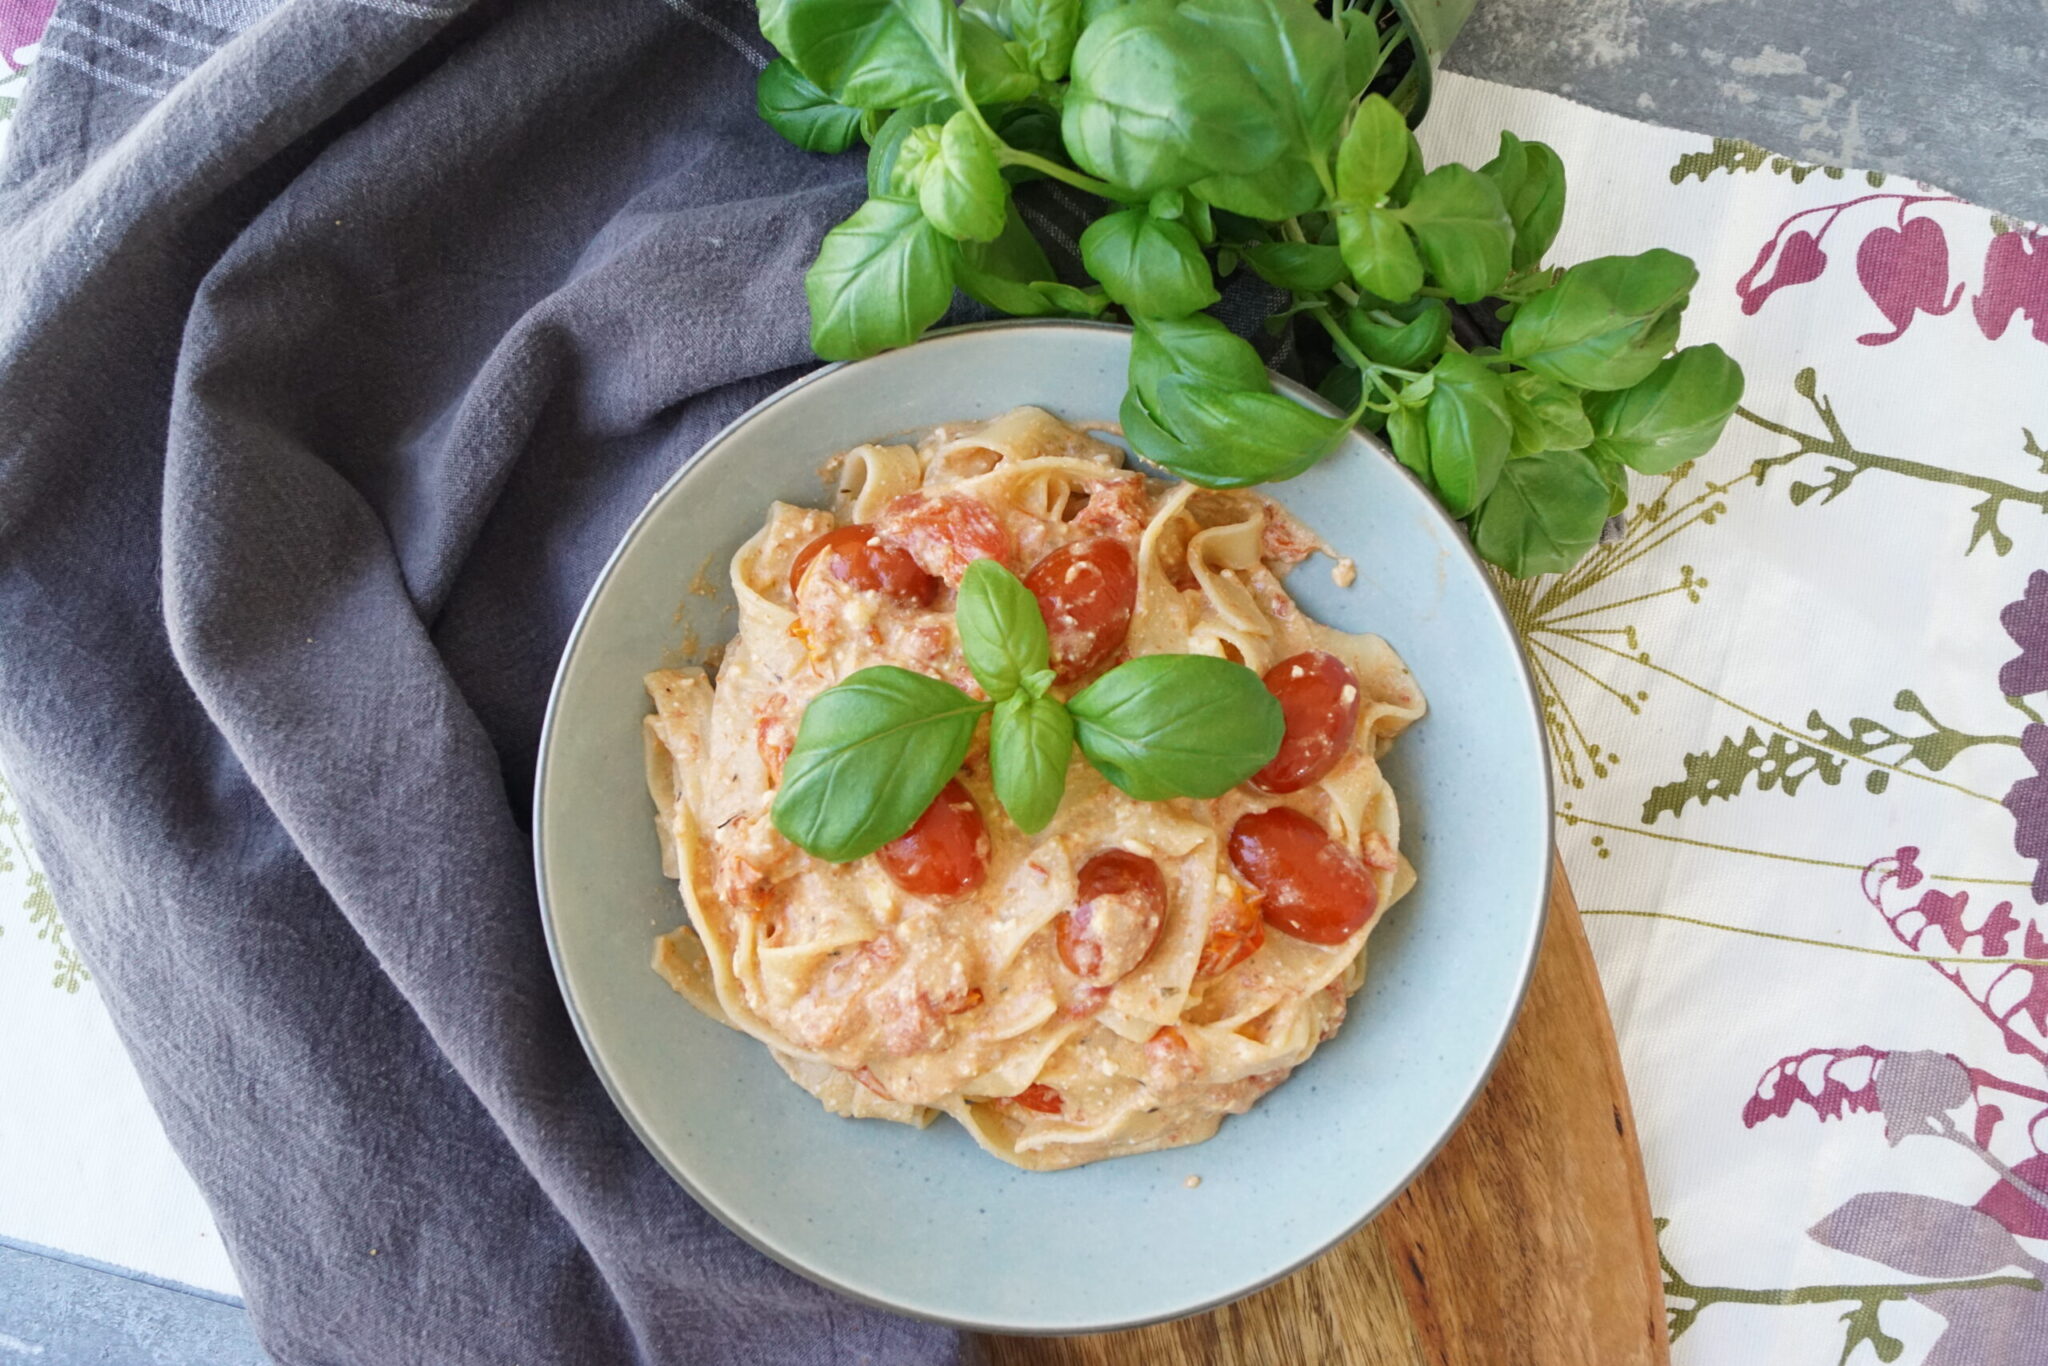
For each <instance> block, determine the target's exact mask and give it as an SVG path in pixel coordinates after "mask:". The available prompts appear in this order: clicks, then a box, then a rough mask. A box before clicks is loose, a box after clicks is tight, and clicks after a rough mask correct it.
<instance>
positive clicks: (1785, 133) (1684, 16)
mask: <svg viewBox="0 0 2048 1366" xmlns="http://www.w3.org/2000/svg"><path fill="white" fill-rule="evenodd" d="M1445 65H1446V66H1448V67H1449V68H1450V69H1451V70H1453V71H1458V72H1462V73H1464V74H1466V75H1469V76H1483V77H1485V78H1487V79H1488V80H1496V81H1504V82H1506V83H1508V84H1510V85H1519V86H1526V87H1530V88H1533V89H1538V90H1548V91H1552V92H1554V93H1556V94H1560V95H1566V96H1569V97H1570V98H1572V99H1574V100H1577V101H1579V102H1580V103H1582V104H1589V105H1592V106H1594V107H1595V108H1598V109H1605V110H1608V111H1610V112H1613V113H1617V114H1625V115H1628V116H1629V117H1631V118H1637V119H1642V120H1645V121H1647V122H1651V123H1661V124H1665V125H1667V126H1669V127H1673V128H1684V129H1688V130H1691V131H1694V132H1699V133H1709V134H1712V135H1714V136H1716V137H1734V138H1742V139H1745V140H1747V141H1750V142H1755V143H1759V144H1761V145H1762V146H1765V147H1768V148H1770V149H1771V150H1772V151H1774V152H1782V153H1784V154H1786V155H1788V156H1791V157H1794V158H1796V159H1798V160H1801V161H1819V162H1826V163H1828V164H1830V165H1836V166H1852V167H1858V168H1863V169H1867V170H1879V171H1892V172H1897V173H1899V174H1902V175H1906V176H1910V177H1912V178H1914V179H1918V180H1926V181H1931V182H1933V183H1934V184H1937V185H1940V186H1941V187H1942V188H1944V189H1946V190H1948V191H1950V192H1951V193H1954V194H1959V195H1962V196H1963V197H1964V198H1966V199H1970V200H1974V201H1975V202H1977V203H1980V204H1983V205H1985V206H1986V207H1988V208H1992V209H1997V210H2000V211H2002V212H2005V213H2008V214H2012V215H2015V216H2017V217H2020V218H2026V219H2031V220H2034V221H2036V222H2048V4H2044V3H2043V0H1920V2H1919V3H1909V0H1479V6H1478V8H1477V9H1476V10H1475V11H1474V12H1473V15H1472V18H1471V20H1470V21H1469V22H1468V23H1467V24H1466V26H1465V31H1464V32H1463V33H1462V34H1461V35H1460V36H1459V38H1458V41H1457V43H1456V45H1455V46H1453V47H1452V48H1451V50H1450V52H1449V54H1448V55H1447V57H1446V60H1445Z"/></svg>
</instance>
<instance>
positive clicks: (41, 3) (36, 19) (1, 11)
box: [0, 0, 57, 71]
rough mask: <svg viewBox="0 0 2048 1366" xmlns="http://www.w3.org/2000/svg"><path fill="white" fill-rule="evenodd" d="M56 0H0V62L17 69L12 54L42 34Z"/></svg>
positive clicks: (47, 24) (54, 7)
mask: <svg viewBox="0 0 2048 1366" xmlns="http://www.w3.org/2000/svg"><path fill="white" fill-rule="evenodd" d="M56 8H57V0H0V64H4V65H5V66H6V67H7V69H8V70H9V71H19V70H21V68H20V67H18V66H16V65H15V64H14V54H15V53H17V52H19V51H21V50H22V49H23V48H25V47H27V46H28V45H29V44H30V43H33V42H35V41H36V40H37V39H38V38H40V37H42V36H43V30H44V29H45V28H47V27H48V26H49V23H50V14H51V11H53V10H55V9H56Z"/></svg>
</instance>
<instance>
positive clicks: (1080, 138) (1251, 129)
mask: <svg viewBox="0 0 2048 1366" xmlns="http://www.w3.org/2000/svg"><path fill="white" fill-rule="evenodd" d="M1060 130H1061V132H1062V133H1063V134H1064V135H1065V139H1066V144H1067V149H1068V150H1069V152H1071V153H1072V155H1073V158H1074V161H1075V163H1076V164H1078V165H1079V166H1080V167H1081V168H1082V169H1083V170H1085V171H1087V172H1088V173H1090V174H1091V175H1095V176H1099V177H1101V178H1102V179H1104V180H1107V181H1110V182H1112V183H1113V184H1117V185H1122V186H1127V187H1128V188H1130V189H1131V190H1133V191H1135V192H1137V193H1138V194H1146V195H1149V194H1151V193H1152V192H1153V191H1155V190H1161V189H1166V188H1168V187H1170V186H1175V185H1187V184H1191V183H1193V182H1194V181H1197V180H1200V179H1201V178H1202V177H1203V176H1206V175H1214V174H1217V173H1219V172H1222V173H1234V174H1244V173H1250V172H1253V171H1257V170H1259V169H1260V168H1261V167H1262V166H1264V165H1266V164H1267V163H1268V162H1270V161H1272V160H1273V159H1274V158H1275V157H1277V156H1278V155H1279V154H1280V152H1281V150H1282V143H1281V135H1280V131H1279V129H1278V127H1277V126H1276V122H1275V115H1274V112H1273V110H1272V108H1271V106H1270V105H1269V104H1268V103H1267V101H1266V98H1265V96H1264V94H1263V93H1261V91H1260V90H1259V87H1258V86H1257V84H1255V83H1254V82H1253V80H1252V77H1251V73H1250V72H1249V71H1248V70H1246V68H1245V65H1244V63H1243V62H1242V61H1240V60H1238V58H1237V57H1236V56H1235V55H1234V54H1232V53H1230V52H1229V51H1227V50H1223V49H1219V48H1218V47H1217V46H1216V45H1215V42H1214V40H1213V38H1212V37H1211V36H1210V35H1209V34H1208V33H1207V32H1206V31H1204V30H1203V29H1201V28H1199V27H1197V26H1196V25H1194V24H1193V23H1191V22H1189V21H1188V20H1187V19H1185V18H1183V17H1182V16H1180V15H1179V14H1178V13H1177V12H1176V11H1175V10H1174V9H1173V8H1172V6H1170V5H1168V4H1165V3H1162V2H1161V0H1147V2H1141V3H1137V4H1131V5H1125V6H1123V7H1122V8H1119V9H1114V10H1111V11H1109V12H1108V13H1107V14H1105V15H1103V16H1102V17H1101V18H1099V19H1095V20H1094V21H1092V22H1091V23H1089V25H1088V26H1087V27H1086V28H1085V29H1083V30H1082V32H1081V41H1080V42H1079V43H1078V44H1077V45H1076V46H1075V48H1074V62H1073V71H1072V73H1071V79H1070V81H1069V83H1068V86H1067V94H1066V102H1065V105H1064V106H1063V108H1062V110H1061V114H1060Z"/></svg>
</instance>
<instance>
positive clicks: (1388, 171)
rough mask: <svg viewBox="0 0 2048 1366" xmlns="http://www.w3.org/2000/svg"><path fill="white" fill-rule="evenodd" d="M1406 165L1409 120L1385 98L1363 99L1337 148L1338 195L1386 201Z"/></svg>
mask: <svg viewBox="0 0 2048 1366" xmlns="http://www.w3.org/2000/svg"><path fill="white" fill-rule="evenodd" d="M1407 164H1408V121H1407V120H1406V119H1404V118H1402V117H1401V115H1400V113H1399V111H1397V110H1396V109H1395V108H1394V106H1393V105H1391V104H1388V103H1387V101H1386V98H1385V97H1384V96H1381V95H1368V96H1366V97H1365V103H1363V104H1361V105H1359V106H1358V112H1357V113H1356V114H1355V115H1353V116H1352V119H1351V131H1350V132H1348V133H1346V134H1345V135H1344V141H1343V142H1341V143H1339V144H1338V146H1337V193H1338V194H1339V195H1340V196H1342V197H1343V198H1345V199H1347V200H1349V201H1351V202H1352V203H1353V204H1357V205H1360V206H1362V207H1365V208H1371V207H1372V206H1374V205H1376V204H1378V203H1379V202H1380V201H1381V200H1382V199H1384V198H1386V195H1387V191H1389V190H1391V189H1393V188H1394V182H1395V181H1396V180H1399V179H1400V178H1401V172H1402V170H1403V168H1405V167H1406V166H1407ZM1375 292H1377V291H1375Z"/></svg>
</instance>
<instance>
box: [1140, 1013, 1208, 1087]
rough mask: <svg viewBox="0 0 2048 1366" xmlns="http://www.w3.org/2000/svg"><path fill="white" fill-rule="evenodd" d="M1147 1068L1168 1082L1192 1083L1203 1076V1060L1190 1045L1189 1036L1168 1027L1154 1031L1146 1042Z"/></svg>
mask: <svg viewBox="0 0 2048 1366" xmlns="http://www.w3.org/2000/svg"><path fill="white" fill-rule="evenodd" d="M1145 1067H1146V1070H1147V1071H1149V1072H1151V1073H1152V1074H1153V1075H1154V1076H1156V1077H1158V1078H1160V1079H1161V1080H1164V1081H1167V1082H1182V1081H1192V1080H1194V1079H1195V1078H1196V1077H1197V1076H1200V1075H1201V1071H1202V1063H1201V1059H1199V1058H1197V1057H1196V1056H1195V1050H1194V1048H1193V1046H1192V1045H1190V1044H1189V1043H1188V1036H1187V1035H1185V1034H1183V1033H1181V1032H1180V1031H1179V1030H1178V1029H1175V1028H1174V1027H1173V1026H1172V1025H1167V1026H1165V1027H1164V1028H1162V1029H1157V1030H1154V1031H1153V1033H1152V1037H1151V1038H1149V1039H1147V1040H1146V1041H1145Z"/></svg>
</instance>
